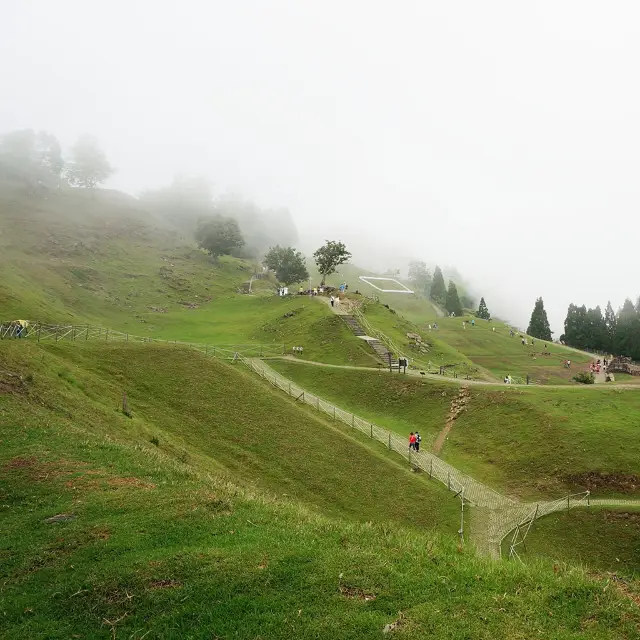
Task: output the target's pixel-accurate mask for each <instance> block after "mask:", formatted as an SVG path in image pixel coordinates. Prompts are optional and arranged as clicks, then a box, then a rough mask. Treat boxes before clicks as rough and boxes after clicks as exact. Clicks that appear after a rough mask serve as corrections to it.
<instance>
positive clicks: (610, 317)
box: [604, 301, 618, 352]
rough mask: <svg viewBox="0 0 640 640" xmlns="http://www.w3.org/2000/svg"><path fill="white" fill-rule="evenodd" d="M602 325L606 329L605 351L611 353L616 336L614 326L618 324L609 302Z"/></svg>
mask: <svg viewBox="0 0 640 640" xmlns="http://www.w3.org/2000/svg"><path fill="white" fill-rule="evenodd" d="M604 324H605V327H606V328H607V343H606V346H605V351H611V352H613V343H614V340H615V335H616V326H617V324H618V319H617V318H616V314H615V312H614V310H613V307H612V306H611V301H609V302H607V308H606V309H605V312H604Z"/></svg>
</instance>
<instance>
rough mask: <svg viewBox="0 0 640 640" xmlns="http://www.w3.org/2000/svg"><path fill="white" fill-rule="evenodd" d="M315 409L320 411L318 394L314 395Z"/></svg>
mask: <svg viewBox="0 0 640 640" xmlns="http://www.w3.org/2000/svg"><path fill="white" fill-rule="evenodd" d="M316 409H317V410H318V411H320V398H318V396H316Z"/></svg>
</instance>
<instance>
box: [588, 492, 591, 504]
mask: <svg viewBox="0 0 640 640" xmlns="http://www.w3.org/2000/svg"><path fill="white" fill-rule="evenodd" d="M590 496H591V492H590V491H587V507H590V506H591V501H590V499H591V498H590Z"/></svg>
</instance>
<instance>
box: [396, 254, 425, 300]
mask: <svg viewBox="0 0 640 640" xmlns="http://www.w3.org/2000/svg"><path fill="white" fill-rule="evenodd" d="M398 275H399V274H398ZM408 276H409V282H411V284H412V285H413V288H414V289H415V290H416V291H417V292H419V293H422V294H423V295H425V296H428V295H429V293H430V290H431V271H429V269H428V268H427V263H426V262H424V261H422V260H411V261H410V262H409V274H408Z"/></svg>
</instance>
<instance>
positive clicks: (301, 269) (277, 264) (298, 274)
mask: <svg viewBox="0 0 640 640" xmlns="http://www.w3.org/2000/svg"><path fill="white" fill-rule="evenodd" d="M263 263H264V264H265V266H266V267H267V268H268V269H271V271H274V272H275V274H276V278H277V280H278V282H280V283H282V284H285V285H287V286H289V285H291V284H294V283H296V282H302V281H304V280H307V278H308V277H309V272H308V271H307V264H306V261H305V259H304V256H303V255H302V253H300V252H299V251H296V250H295V249H294V248H293V247H281V246H280V245H276V246H275V247H271V248H270V249H269V251H267V253H266V255H265V256H264V260H263Z"/></svg>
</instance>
